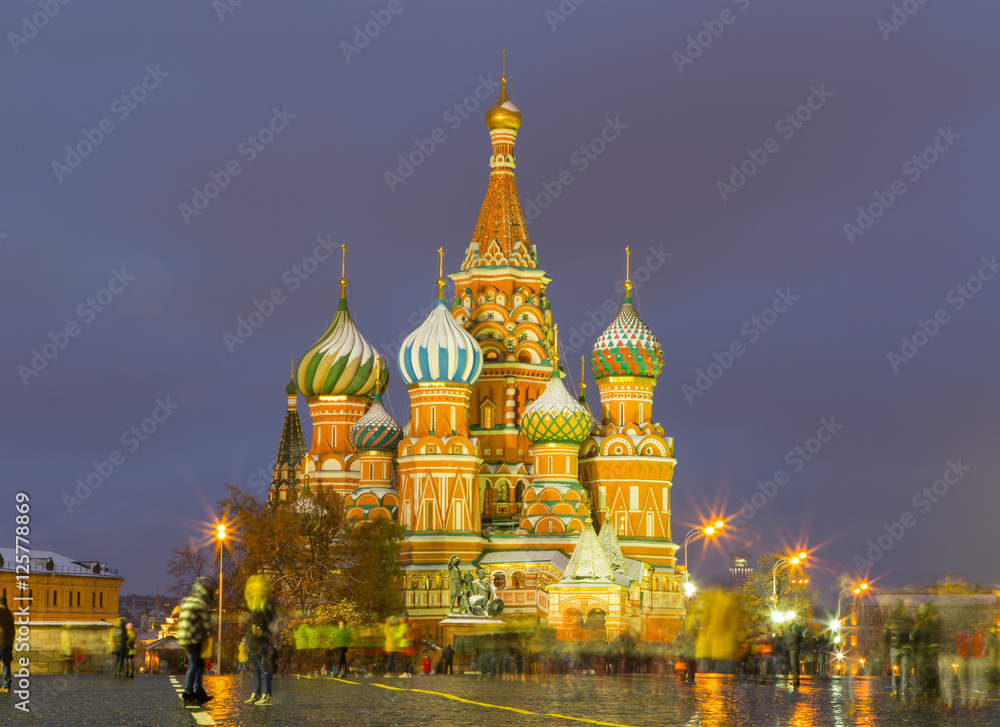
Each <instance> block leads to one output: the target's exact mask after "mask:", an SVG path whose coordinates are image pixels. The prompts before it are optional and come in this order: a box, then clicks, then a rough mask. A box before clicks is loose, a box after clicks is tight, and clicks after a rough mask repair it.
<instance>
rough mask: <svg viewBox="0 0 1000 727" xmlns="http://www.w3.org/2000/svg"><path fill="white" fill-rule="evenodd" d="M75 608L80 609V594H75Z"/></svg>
mask: <svg viewBox="0 0 1000 727" xmlns="http://www.w3.org/2000/svg"><path fill="white" fill-rule="evenodd" d="M76 607H77V608H80V592H79V591H77V592H76Z"/></svg>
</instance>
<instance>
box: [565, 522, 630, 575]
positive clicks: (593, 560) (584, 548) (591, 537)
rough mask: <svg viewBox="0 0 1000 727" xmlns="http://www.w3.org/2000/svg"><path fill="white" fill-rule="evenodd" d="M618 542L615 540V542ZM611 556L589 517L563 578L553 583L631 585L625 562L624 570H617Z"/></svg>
mask: <svg viewBox="0 0 1000 727" xmlns="http://www.w3.org/2000/svg"><path fill="white" fill-rule="evenodd" d="M617 542H618V541H617V540H615V544H617ZM619 552H620V551H619ZM611 558H612V556H611V554H609V553H608V552H606V551H605V549H604V548H603V547H602V546H601V542H600V540H598V538H597V533H595V532H594V526H593V525H592V524H591V522H590V518H588V519H587V522H586V523H585V524H584V526H583V531H582V532H581V533H580V539H579V540H578V541H577V543H576V548H575V549H574V550H573V557H572V558H570V559H569V564H568V565H567V566H566V571H565V572H564V573H563V577H562V579H561V580H559V581H557V582H556V583H554V584H552V585H572V584H575V583H579V582H581V581H583V582H588V583H607V584H609V585H616V586H626V587H627V586H629V585H631V579H630V578H629V577H628V576H627V575H626V574H625V572H624V563H623V564H622V567H623V570H616V569H615V568H614V567H612V565H611Z"/></svg>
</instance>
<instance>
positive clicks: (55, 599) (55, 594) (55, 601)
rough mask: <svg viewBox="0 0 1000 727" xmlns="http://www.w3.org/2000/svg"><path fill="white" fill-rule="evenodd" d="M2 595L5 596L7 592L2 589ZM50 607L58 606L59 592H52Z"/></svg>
mask: <svg viewBox="0 0 1000 727" xmlns="http://www.w3.org/2000/svg"><path fill="white" fill-rule="evenodd" d="M4 595H7V590H6V589H4ZM52 605H53V606H58V605H59V591H52Z"/></svg>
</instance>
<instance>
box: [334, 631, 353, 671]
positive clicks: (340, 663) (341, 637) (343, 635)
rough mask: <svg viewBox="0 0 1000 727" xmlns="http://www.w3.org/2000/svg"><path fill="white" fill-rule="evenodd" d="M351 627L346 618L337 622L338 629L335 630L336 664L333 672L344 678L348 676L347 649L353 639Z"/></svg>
mask: <svg viewBox="0 0 1000 727" xmlns="http://www.w3.org/2000/svg"><path fill="white" fill-rule="evenodd" d="M353 640H354V639H353V636H352V635H351V629H350V628H349V627H348V625H347V622H346V621H344V619H340V620H339V621H338V622H337V630H336V631H334V632H333V655H334V665H333V671H332V672H331V673H336V675H337V676H339V677H341V678H343V677H346V676H347V650H348V649H349V648H351V642H352V641H353Z"/></svg>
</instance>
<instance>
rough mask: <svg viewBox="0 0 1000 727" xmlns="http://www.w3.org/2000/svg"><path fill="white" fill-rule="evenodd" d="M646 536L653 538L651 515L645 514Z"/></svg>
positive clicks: (649, 513)
mask: <svg viewBox="0 0 1000 727" xmlns="http://www.w3.org/2000/svg"><path fill="white" fill-rule="evenodd" d="M646 536H647V537H649V538H651V537H653V513H651V512H647V513H646Z"/></svg>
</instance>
